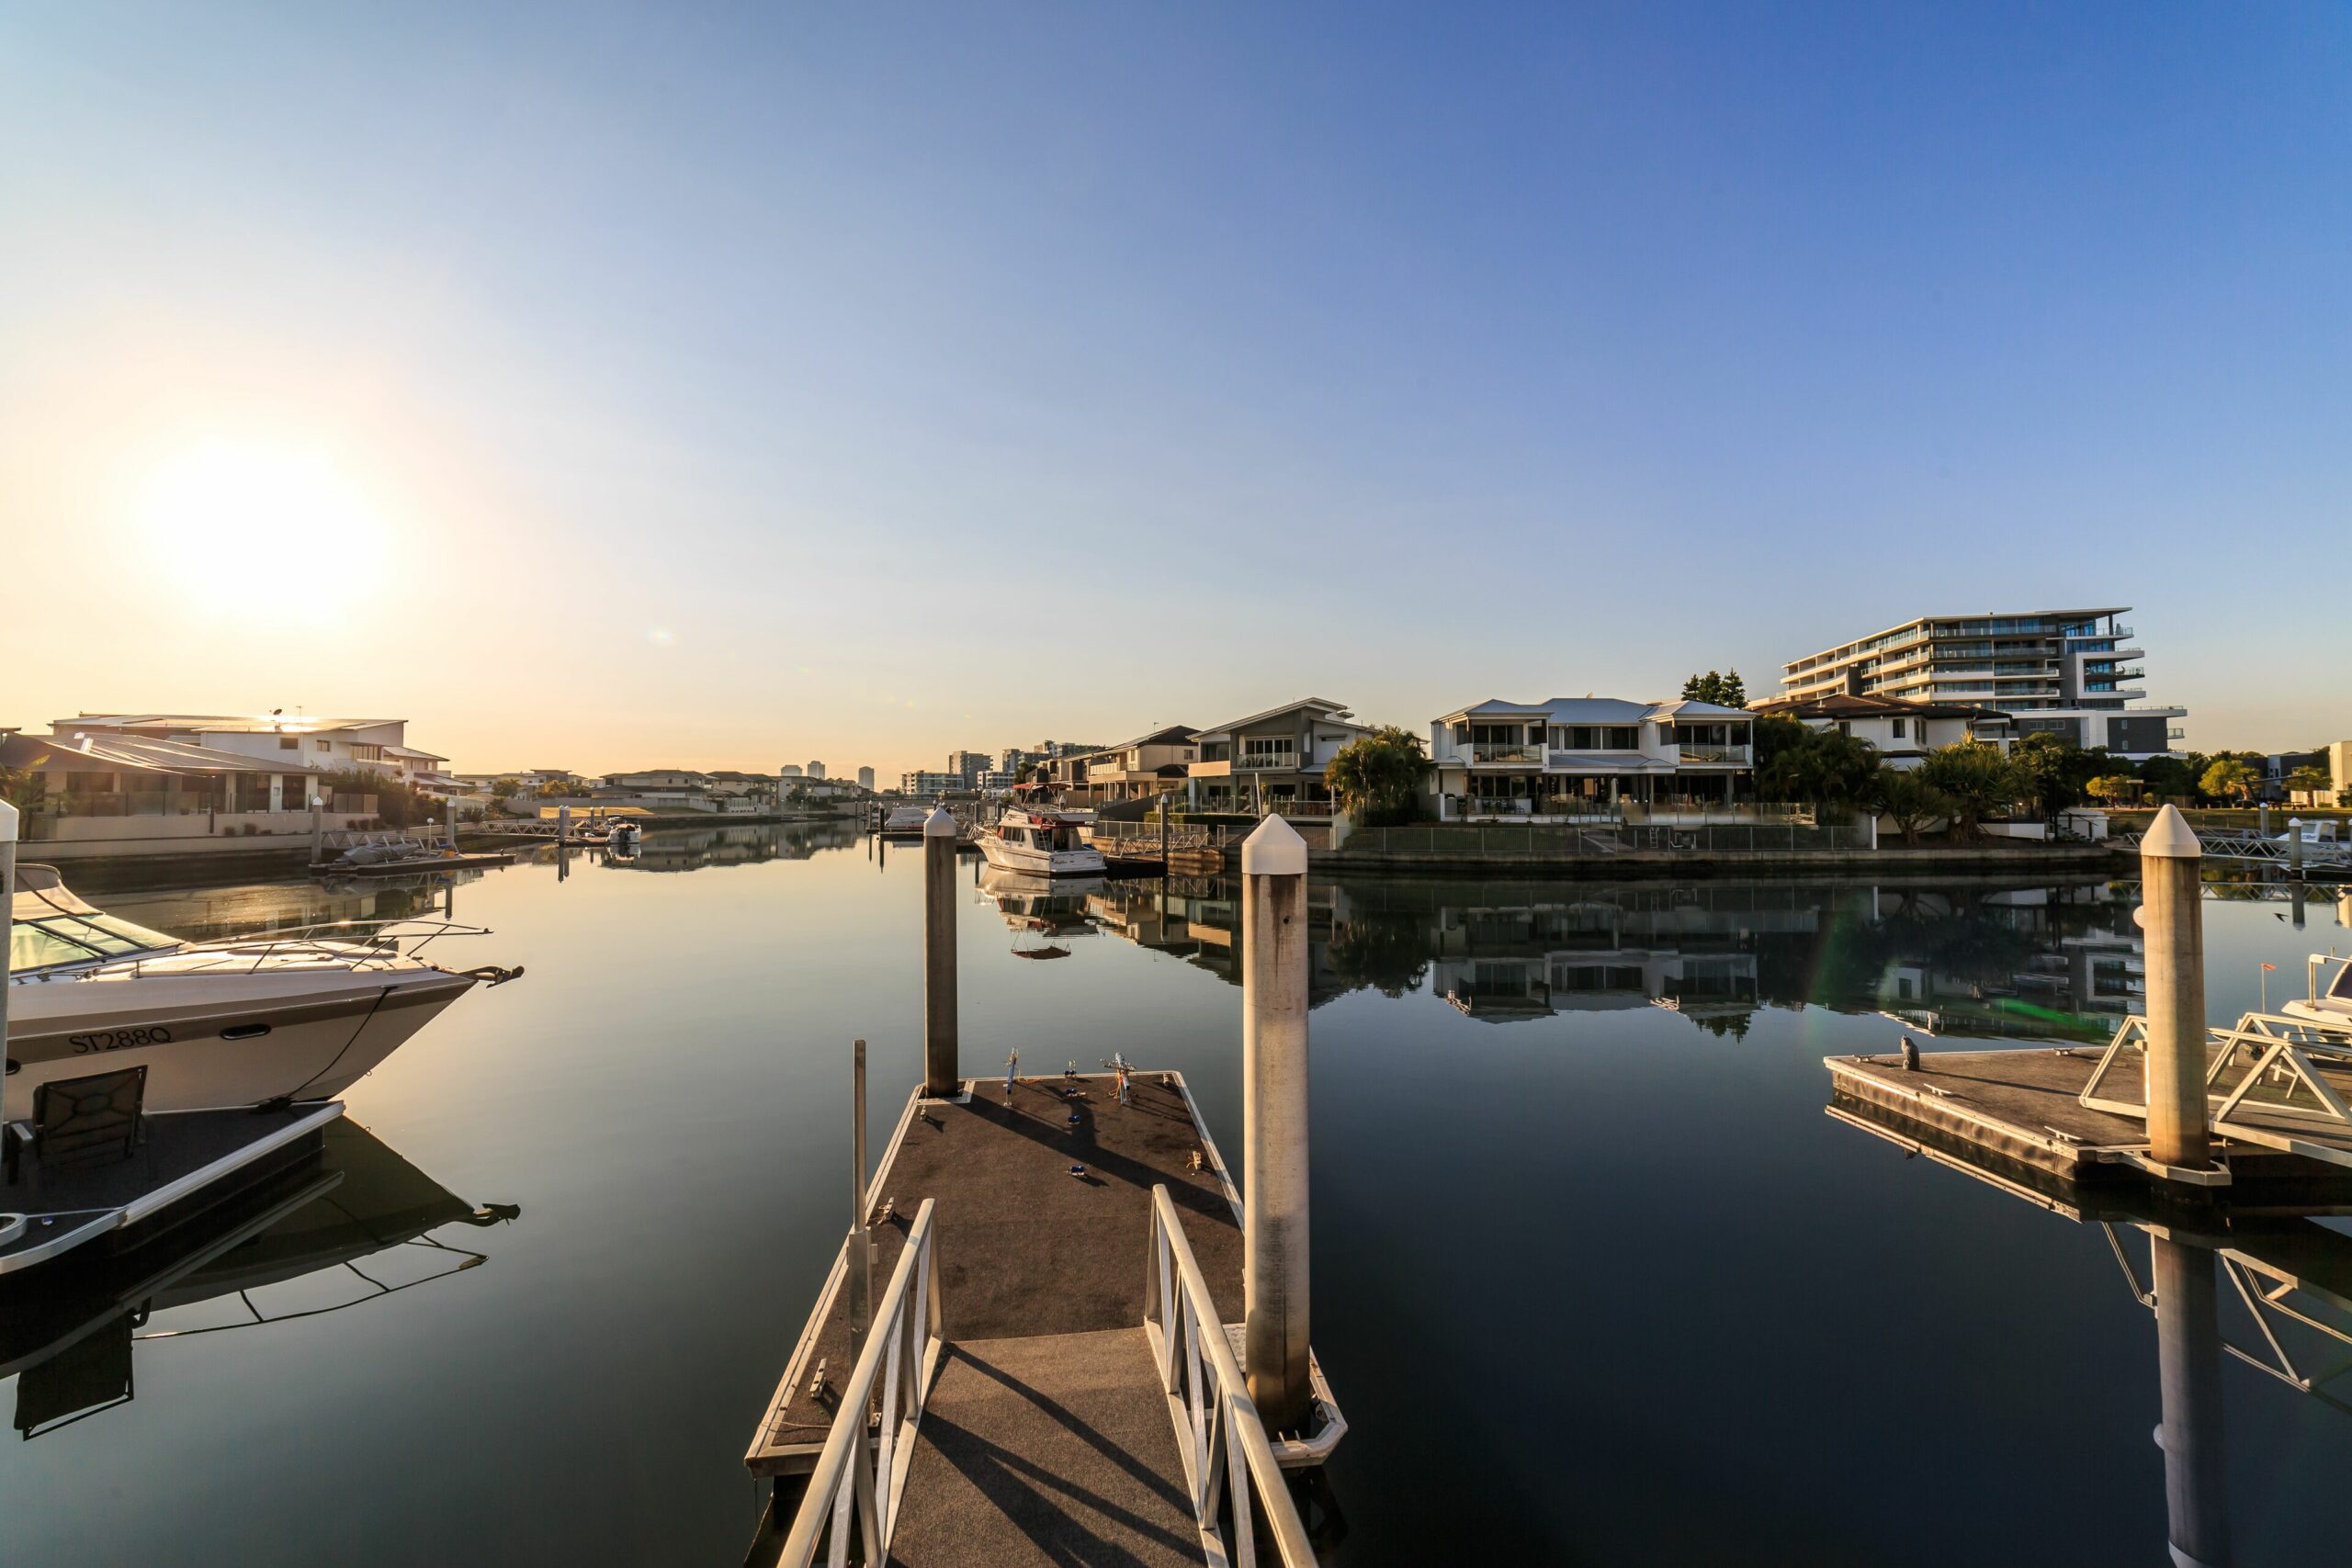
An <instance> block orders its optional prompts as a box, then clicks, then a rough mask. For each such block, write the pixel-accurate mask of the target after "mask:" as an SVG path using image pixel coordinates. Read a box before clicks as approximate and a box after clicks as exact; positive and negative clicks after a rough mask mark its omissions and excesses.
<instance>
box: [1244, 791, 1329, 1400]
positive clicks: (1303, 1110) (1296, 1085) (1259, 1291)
mask: <svg viewBox="0 0 2352 1568" xmlns="http://www.w3.org/2000/svg"><path fill="white" fill-rule="evenodd" d="M1241 886H1242V894H1241V1082H1242V1097H1243V1098H1242V1111H1241V1146H1242V1159H1243V1169H1242V1181H1243V1187H1242V1228H1243V1231H1244V1236H1243V1245H1244V1247H1246V1249H1247V1251H1246V1253H1245V1258H1246V1262H1245V1264H1244V1267H1243V1271H1242V1285H1243V1298H1244V1303H1245V1304H1244V1313H1245V1317H1244V1328H1243V1339H1242V1350H1243V1355H1242V1365H1243V1370H1244V1371H1245V1372H1246V1373H1247V1374H1248V1376H1249V1382H1250V1399H1251V1400H1253V1401H1254V1402H1256V1404H1257V1406H1258V1414H1259V1416H1261V1418H1262V1419H1263V1421H1264V1422H1265V1425H1266V1429H1267V1431H1268V1432H1270V1433H1272V1432H1283V1431H1297V1430H1299V1429H1301V1428H1303V1427H1305V1426H1306V1418H1307V1415H1308V1412H1309V1409H1310V1407H1311V1405H1312V1402H1313V1393H1312V1390H1311V1388H1310V1386H1309V1382H1308V1371H1307V1285H1308V1280H1307V1255H1308V1246H1307V1213H1306V1199H1307V1160H1306V1155H1307V1098H1306V1090H1307V1055H1306V1003H1307V985H1306V979H1307V953H1306V840H1304V839H1301V838H1300V837H1299V836H1298V832H1297V829H1294V828H1293V827H1292V826H1291V825H1290V824H1289V823H1287V822H1285V821H1283V819H1282V818H1279V817H1269V818H1266V819H1265V820H1264V821H1262V822H1261V823H1260V824H1258V827H1257V829H1256V830H1255V831H1254V832H1252V833H1251V834H1250V837H1249V838H1247V839H1245V840H1242V844H1241Z"/></svg>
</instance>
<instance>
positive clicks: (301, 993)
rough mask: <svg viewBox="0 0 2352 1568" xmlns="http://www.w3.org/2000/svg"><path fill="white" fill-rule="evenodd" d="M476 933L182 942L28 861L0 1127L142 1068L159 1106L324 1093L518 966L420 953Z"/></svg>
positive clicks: (341, 927) (359, 925) (398, 927)
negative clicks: (55, 1097)
mask: <svg viewBox="0 0 2352 1568" xmlns="http://www.w3.org/2000/svg"><path fill="white" fill-rule="evenodd" d="M482 934H487V933H485V932H484V931H482V928H481V927H479V926H458V925H453V924H451V923H449V922H447V921H442V920H418V919H399V920H343V921H336V922H334V923H331V924H328V925H323V926H305V927H301V928H299V929H296V930H291V931H273V932H270V933H268V934H266V935H262V936H249V937H232V938H229V939H226V940H224V941H220V942H182V941H180V940H179V939H178V938H177V937H173V936H167V935H165V934H164V933H163V932H161V931H149V930H147V929H146V928H145V927H143V926H138V925H134V924H132V923H131V922H130V921H129V920H125V919H119V918H118V917H116V916H113V915H108V914H105V913H102V912H101V911H99V910H97V909H95V908H91V907H90V906H89V905H88V904H85V903H84V902H83V901H82V900H81V899H80V898H78V897H74V894H73V892H72V891H71V890H70V889H68V888H67V887H66V886H65V885H64V882H63V880H62V878H60V877H59V875H58V874H57V871H56V869H55V868H54V867H52V866H46V865H22V866H19V867H17V894H16V897H15V899H14V901H13V903H12V906H11V908H10V910H9V936H8V942H9V949H10V952H11V954H12V955H13V964H12V968H13V969H14V971H15V972H14V973H13V974H12V975H11V976H10V977H9V982H8V1041H7V1047H8V1049H7V1055H8V1064H9V1070H8V1074H7V1077H6V1092H5V1095H0V1120H6V1121H10V1122H16V1121H20V1120H23V1119H24V1118H26V1117H28V1116H29V1115H30V1114H31V1113H32V1103H33V1091H34V1090H35V1089H38V1088H39V1087H40V1085H42V1084H44V1083H46V1082H48V1081H50V1080H51V1079H52V1078H60V1079H62V1078H74V1077H83V1076H85V1075H86V1074H89V1073H91V1072H93V1071H96V1070H98V1069H100V1068H106V1069H112V1068H115V1067H128V1066H140V1065H144V1066H146V1068H147V1079H146V1088H145V1106H146V1109H147V1110H148V1111H158V1112H161V1111H207V1110H229V1109H238V1108H242V1107H247V1106H255V1105H264V1104H270V1103H275V1102H280V1101H285V1100H330V1099H332V1098H334V1096H335V1095H336V1094H338V1093H340V1092H341V1091H342V1090H343V1089H346V1088H348V1087H350V1086H351V1085H352V1084H354V1083H356V1082H357V1081H358V1080H359V1078H360V1077H363V1076H365V1075H366V1074H367V1073H368V1071H369V1070H370V1069H372V1068H373V1067H375V1066H376V1065H377V1064H378V1063H379V1062H381V1061H382V1060H383V1059H384V1058H385V1057H387V1056H389V1055H391V1054H392V1053H393V1052H394V1051H396V1050H398V1049H399V1048H400V1047H401V1045H402V1044H403V1043H406V1042H407V1040H408V1039H409V1037H410V1036H412V1035H413V1034H414V1033H415V1032H417V1031H418V1030H420V1029H422V1028H424V1025H425V1024H427V1023H429V1022H431V1021H433V1019H434V1018H435V1016H437V1015H438V1014H439V1013H440V1011H441V1010H442V1009H443V1008H446V1007H447V1006H448V1005H449V1004H450V1003H451V1002H453V1001H456V1000H457V999H458V998H459V997H461V996H463V995H465V993H466V992H468V991H469V990H471V989H472V988H473V987H475V986H476V985H478V984H480V983H481V982H482V981H485V980H487V981H489V982H490V983H491V984H492V985H498V984H503V982H504V981H507V980H510V979H513V978H514V977H515V976H517V975H519V974H521V973H522V971H521V970H519V969H515V970H504V969H497V968H492V967H482V968H476V969H463V970H458V969H445V968H442V967H441V966H439V965H438V964H429V963H426V962H425V961H424V959H422V958H419V957H417V956H415V954H414V953H413V951H411V949H413V948H415V947H419V946H422V945H423V944H424V943H425V942H430V941H432V940H433V939H434V938H435V937H439V936H454V935H482ZM403 942H406V943H408V944H409V946H408V948H405V949H404V948H403V947H402V945H401V944H402V943H403Z"/></svg>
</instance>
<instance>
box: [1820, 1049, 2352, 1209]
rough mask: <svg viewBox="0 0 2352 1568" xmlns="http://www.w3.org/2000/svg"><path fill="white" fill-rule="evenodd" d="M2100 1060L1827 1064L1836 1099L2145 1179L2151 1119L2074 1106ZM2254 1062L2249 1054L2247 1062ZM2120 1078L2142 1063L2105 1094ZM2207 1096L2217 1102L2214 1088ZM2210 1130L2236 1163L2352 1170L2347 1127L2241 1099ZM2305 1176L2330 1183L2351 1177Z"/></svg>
mask: <svg viewBox="0 0 2352 1568" xmlns="http://www.w3.org/2000/svg"><path fill="white" fill-rule="evenodd" d="M2098 1058H2099V1053H2098V1051H2097V1050H2095V1049H2091V1048H2089V1047H2086V1046H2071V1047H2064V1048H2055V1049H2024V1050H2020V1049H2015V1048H2011V1049H2007V1050H1998V1051H1931V1052H1926V1053H1923V1054H1922V1055H1920V1057H1919V1066H1918V1067H1917V1069H1916V1070H1913V1071H1905V1069H1904V1066H1903V1061H1902V1058H1901V1057H1900V1056H1897V1055H1886V1056H1831V1057H1828V1058H1826V1062H1825V1065H1826V1066H1827V1067H1828V1068H1829V1073H1830V1079H1831V1086H1832V1089H1833V1093H1834V1095H1836V1096H1838V1097H1847V1098H1850V1099H1851V1100H1857V1101H1860V1102H1861V1103H1863V1104H1866V1105H1869V1106H1872V1107H1875V1108H1878V1109H1880V1110H1883V1111H1892V1112H1894V1114H1896V1115H1898V1116H1901V1117H1902V1118H1904V1119H1905V1120H1906V1121H1909V1122H1916V1123H1918V1124H1920V1125H1922V1126H1924V1127H1927V1128H1928V1129H1932V1130H1934V1131H1936V1132H1938V1133H1940V1134H1947V1135H1949V1136H1951V1137H1954V1138H1958V1139H1960V1140H1962V1141H1963V1142H1965V1143H1966V1144H1968V1145H1973V1146H1974V1147H1976V1148H1979V1149H1982V1150H1985V1151H1986V1152H1987V1153H1990V1154H1994V1155H1997V1156H2003V1157H2005V1158H2007V1159H2010V1160H2014V1161H2017V1162H2018V1163H2019V1164H2021V1165H2024V1166H2028V1167H2030V1168H2035V1169H2038V1170H2042V1171H2047V1172H2049V1173H2051V1174H2052V1175H2056V1176H2059V1177H2063V1178H2064V1179H2068V1180H2099V1179H2106V1178H2108V1177H2126V1178H2128V1177H2129V1176H2130V1175H2131V1174H2132V1173H2139V1174H2143V1175H2144V1174H2148V1173H2150V1165H2149V1161H2148V1158H2147V1155H2148V1130H2147V1124H2146V1122H2144V1121H2143V1120H2141V1119H2140V1118H2137V1117H2133V1116H2126V1115H2121V1114H2119V1113H2116V1112H2113V1111H2098V1110H2093V1109H2091V1108H2090V1107H2088V1106H2086V1105H2083V1104H2081V1103H2080V1102H2079V1100H2078V1098H2077V1097H2079V1096H2080V1095H2081V1094H2082V1092H2083V1089H2084V1088H2085V1086H2086V1085H2087V1084H2088V1083H2089V1082H2090V1078H2091V1074H2092V1072H2093V1070H2094V1069H2095V1068H2096V1067H2097V1066H2098ZM2208 1060H2209V1062H2210V1060H2211V1046H2210V1045H2209V1047H2208ZM2251 1065H2252V1063H2251V1060H2250V1059H2248V1060H2247V1061H2246V1062H2245V1066H2251ZM2321 1072H2322V1076H2324V1077H2326V1078H2327V1079H2328V1081H2329V1082H2330V1083H2331V1084H2332V1085H2333V1086H2334V1087H2335V1089H2336V1090H2337V1092H2339V1093H2345V1094H2352V1072H2347V1071H2346V1069H2344V1068H2342V1067H2338V1066H2323V1067H2322V1069H2321ZM2238 1076H2239V1073H2238V1071H2237V1070H2236V1069H2234V1068H2233V1069H2231V1070H2226V1071H2224V1073H2223V1074H2222V1080H2223V1082H2222V1086H2221V1087H2222V1088H2226V1087H2228V1086H2233V1085H2234V1084H2235V1082H2236V1081H2237V1078H2238ZM2123 1079H2128V1080H2129V1086H2130V1088H2131V1091H2132V1092H2135V1093H2136V1092H2137V1091H2138V1088H2139V1070H2138V1068H2137V1066H2133V1065H2131V1064H2123V1063H2120V1064H2119V1065H2118V1073H2117V1074H2115V1075H2110V1077H2109V1081H2108V1083H2107V1084H2106V1085H2104V1086H2102V1090H2101V1092H2102V1094H2105V1093H2109V1092H2114V1091H2115V1090H2117V1089H2119V1088H2120V1087H2122V1083H2121V1080H2123ZM2212 1099H2213V1103H2214V1104H2215V1105H2217V1106H2218V1104H2219V1103H2220V1100H2221V1094H2220V1092H2219V1089H2217V1092H2216V1093H2215V1094H2214V1095H2213V1097H2212ZM1833 1109H1835V1102H1834V1100H1833ZM2215 1134H2216V1136H2217V1139H2219V1140H2221V1147H2222V1152H2223V1153H2224V1154H2226V1155H2228V1156H2230V1158H2231V1161H2232V1163H2233V1166H2235V1165H2237V1164H2239V1163H2241V1162H2244V1163H2246V1164H2249V1165H2260V1164H2261V1163H2263V1156H2273V1155H2277V1156H2292V1157H2294V1158H2295V1159H2297V1160H2298V1161H2299V1162H2302V1161H2309V1162H2312V1163H2313V1164H2315V1165H2319V1166H2323V1167H2327V1166H2333V1167H2339V1168H2340V1167H2343V1166H2346V1165H2352V1129H2346V1128H2339V1127H2333V1126H2329V1125H2327V1124H2324V1123H2319V1122H2313V1121H2312V1120H2311V1119H2308V1118H2301V1117H2293V1116H2282V1115H2279V1114H2278V1113H2276V1112H2273V1111H2265V1110H2262V1109H2259V1108H2256V1107H2252V1106H2249V1105H2243V1104H2242V1105H2241V1106H2239V1107H2238V1108H2237V1110H2236V1111H2234V1112H2233V1115H2232V1116H2231V1118H2230V1119H2229V1120H2228V1121H2226V1122H2221V1123H2219V1124H2217V1126H2216V1128H2215ZM2310 1174H2311V1176H2312V1179H2314V1180H2321V1181H2325V1182H2326V1183H2327V1184H2329V1185H2331V1186H2332V1185H2334V1184H2335V1182H2336V1181H2337V1180H2340V1179H2341V1178H2342V1176H2343V1174H2344V1173H2343V1171H2342V1170H2341V1169H2338V1170H2335V1171H2334V1172H2332V1173H2324V1172H2322V1171H2319V1170H2314V1171H2312V1172H2311V1173H2310Z"/></svg>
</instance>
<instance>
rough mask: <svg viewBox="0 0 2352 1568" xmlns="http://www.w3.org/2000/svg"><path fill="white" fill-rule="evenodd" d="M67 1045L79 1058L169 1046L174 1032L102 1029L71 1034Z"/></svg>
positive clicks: (67, 1037)
mask: <svg viewBox="0 0 2352 1568" xmlns="http://www.w3.org/2000/svg"><path fill="white" fill-rule="evenodd" d="M65 1038H66V1042H67V1043H69V1044H71V1045H72V1046H73V1047H74V1055H77V1056H82V1055H88V1054H89V1053H91V1052H93V1051H126V1050H130V1049H133V1048H135V1047H137V1046H141V1045H168V1044H170V1043H172V1032H171V1031H170V1030H168V1029H161V1028H158V1029H101V1030H99V1031H97V1032H96V1033H93V1034H69V1035H67V1036H66V1037H65Z"/></svg>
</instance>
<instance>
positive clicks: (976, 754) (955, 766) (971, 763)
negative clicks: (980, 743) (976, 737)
mask: <svg viewBox="0 0 2352 1568" xmlns="http://www.w3.org/2000/svg"><path fill="white" fill-rule="evenodd" d="M947 771H948V772H949V773H954V774H955V775H956V777H957V778H959V779H961V780H963V781H964V787H965V788H966V789H976V788H978V786H979V780H980V775H981V774H982V773H987V772H988V771H989V754H988V753H987V752H985V751H950V752H948V753H947Z"/></svg>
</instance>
